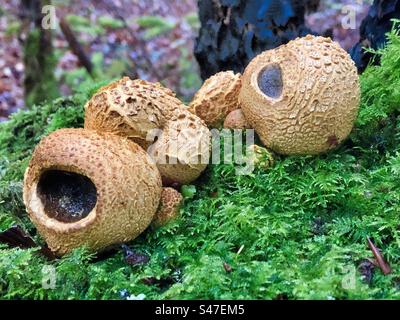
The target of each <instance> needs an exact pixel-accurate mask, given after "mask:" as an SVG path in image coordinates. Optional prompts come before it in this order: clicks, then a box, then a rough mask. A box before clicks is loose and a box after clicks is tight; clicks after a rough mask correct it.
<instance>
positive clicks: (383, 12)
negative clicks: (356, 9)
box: [351, 0, 400, 73]
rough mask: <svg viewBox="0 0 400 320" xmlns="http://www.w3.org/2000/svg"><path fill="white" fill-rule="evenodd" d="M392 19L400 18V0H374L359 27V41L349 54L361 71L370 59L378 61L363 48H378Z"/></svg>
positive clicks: (389, 27)
mask: <svg viewBox="0 0 400 320" xmlns="http://www.w3.org/2000/svg"><path fill="white" fill-rule="evenodd" d="M392 19H400V0H375V1H374V3H373V4H372V6H371V8H370V9H369V12H368V15H367V17H366V18H365V19H364V20H363V21H362V23H361V27H360V42H358V43H357V44H356V45H355V46H354V47H353V48H352V50H351V56H352V58H353V60H354V61H355V62H356V65H357V68H358V71H359V72H360V73H361V72H363V71H364V70H365V68H366V67H367V66H368V64H369V63H370V61H372V62H373V63H375V64H378V63H379V58H378V57H375V58H374V55H373V54H372V53H369V52H366V51H365V50H364V48H372V49H378V48H380V47H383V46H384V45H385V44H386V41H387V39H386V33H388V32H389V31H390V30H391V29H392V26H393V22H392Z"/></svg>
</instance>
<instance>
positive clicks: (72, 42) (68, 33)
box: [60, 17, 93, 76]
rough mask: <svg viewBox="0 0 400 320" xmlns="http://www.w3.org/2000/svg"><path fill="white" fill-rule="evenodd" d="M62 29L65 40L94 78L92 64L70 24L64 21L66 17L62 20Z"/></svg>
mask: <svg viewBox="0 0 400 320" xmlns="http://www.w3.org/2000/svg"><path fill="white" fill-rule="evenodd" d="M60 28H61V31H62V33H63V34H64V36H65V39H66V40H67V42H68V45H69V47H70V48H71V51H72V52H73V53H74V54H75V55H76V56H77V57H78V59H79V62H80V63H81V64H82V65H83V66H84V67H85V69H86V70H87V72H89V74H90V75H91V76H93V65H92V62H91V61H90V59H89V58H88V56H87V55H86V54H85V51H84V50H83V48H82V46H81V44H80V43H79V41H78V40H77V39H76V36H75V35H74V33H73V32H72V30H71V28H70V27H69V25H68V22H67V21H66V20H65V19H64V17H63V18H61V19H60Z"/></svg>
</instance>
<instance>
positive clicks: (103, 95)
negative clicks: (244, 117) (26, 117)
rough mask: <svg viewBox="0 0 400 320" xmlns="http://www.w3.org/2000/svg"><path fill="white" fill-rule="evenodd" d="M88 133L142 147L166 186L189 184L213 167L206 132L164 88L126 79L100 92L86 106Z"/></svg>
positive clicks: (205, 128) (195, 117)
mask: <svg viewBox="0 0 400 320" xmlns="http://www.w3.org/2000/svg"><path fill="white" fill-rule="evenodd" d="M85 128H86V129H93V130H98V131H103V132H110V133H114V134H117V135H120V136H123V137H127V138H129V139H131V140H132V141H134V142H136V143H138V144H139V145H140V146H142V147H143V148H144V149H146V150H147V151H148V153H149V154H150V155H151V157H152V158H153V160H155V161H156V163H157V167H158V169H159V170H160V173H161V176H162V179H163V182H164V184H166V185H170V184H172V183H178V184H185V183H190V182H191V181H193V180H195V179H197V177H198V176H199V175H200V174H201V172H202V171H203V170H204V169H205V168H206V166H207V164H208V159H209V153H210V131H209V130H208V128H207V126H206V125H205V123H204V122H203V121H202V120H201V119H200V118H198V117H197V116H196V115H194V114H192V113H191V112H189V110H188V109H187V107H186V106H185V105H184V104H183V103H182V102H181V101H179V100H178V99H177V98H176V97H175V94H174V93H173V92H172V91H171V90H169V89H167V88H165V87H163V86H162V85H161V84H159V83H150V82H147V81H144V80H131V79H129V78H127V77H125V78H122V79H121V80H119V81H115V82H113V83H111V84H109V85H108V86H105V87H103V88H101V89H100V90H99V91H98V92H97V93H96V94H95V95H94V96H93V97H92V98H91V99H90V100H89V101H88V102H87V104H86V106H85Z"/></svg>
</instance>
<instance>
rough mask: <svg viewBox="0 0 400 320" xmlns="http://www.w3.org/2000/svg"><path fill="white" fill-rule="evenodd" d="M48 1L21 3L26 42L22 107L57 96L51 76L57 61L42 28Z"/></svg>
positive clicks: (49, 40) (24, 44)
mask: <svg viewBox="0 0 400 320" xmlns="http://www.w3.org/2000/svg"><path fill="white" fill-rule="evenodd" d="M50 2H51V1H50V0H22V1H21V14H20V17H21V20H22V24H23V26H24V31H25V34H26V35H25V39H24V41H23V48H24V64H25V79H24V88H25V104H26V106H27V107H31V106H32V105H34V104H39V103H40V102H43V101H45V100H52V99H54V98H55V97H57V96H58V89H57V84H56V80H55V77H54V69H55V66H56V59H55V57H54V53H53V46H52V41H51V39H52V34H51V30H49V29H43V28H42V19H43V14H42V7H43V6H45V5H49V4H50Z"/></svg>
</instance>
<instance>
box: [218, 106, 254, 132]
mask: <svg viewBox="0 0 400 320" xmlns="http://www.w3.org/2000/svg"><path fill="white" fill-rule="evenodd" d="M224 128H225V129H241V130H244V129H250V125H249V124H248V122H247V120H246V118H245V117H244V114H243V111H242V109H237V110H233V111H232V112H231V113H229V114H228V116H227V117H226V119H225V121H224Z"/></svg>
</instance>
